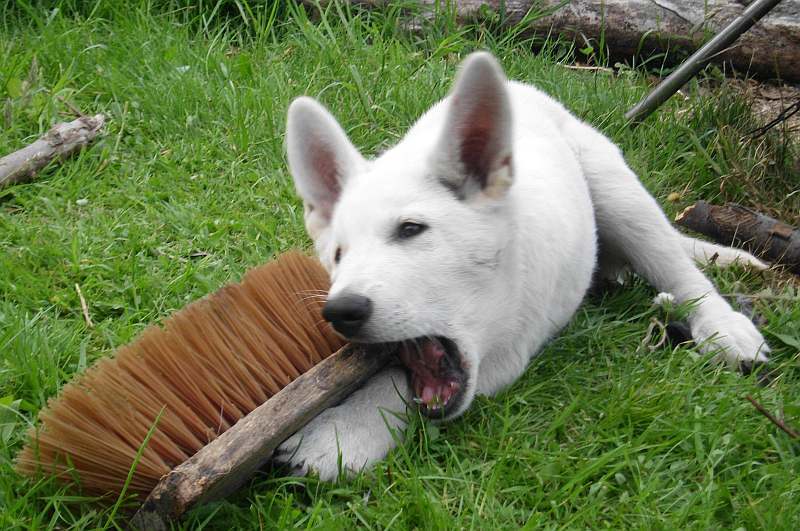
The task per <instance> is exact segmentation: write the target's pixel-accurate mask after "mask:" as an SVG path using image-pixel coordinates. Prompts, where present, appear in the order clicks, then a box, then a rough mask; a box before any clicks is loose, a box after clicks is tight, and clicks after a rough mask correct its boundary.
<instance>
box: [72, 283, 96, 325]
mask: <svg viewBox="0 0 800 531" xmlns="http://www.w3.org/2000/svg"><path fill="white" fill-rule="evenodd" d="M75 291H77V292H78V298H79V299H80V300H81V312H83V320H84V321H86V326H88V327H89V328H94V323H93V322H92V318H91V317H89V305H88V304H86V299H84V298H83V292H82V291H81V287H80V286H79V285H78V283H77V282H76V283H75Z"/></svg>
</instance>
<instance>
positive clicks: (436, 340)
mask: <svg viewBox="0 0 800 531" xmlns="http://www.w3.org/2000/svg"><path fill="white" fill-rule="evenodd" d="M398 355H399V357H400V359H401V360H402V362H403V363H404V364H405V365H406V367H408V370H409V373H410V377H411V388H412V389H413V391H414V401H415V402H417V403H418V404H419V408H420V410H421V411H422V413H424V414H426V415H428V416H430V417H446V416H447V415H449V414H450V412H452V411H453V410H454V409H456V408H457V407H458V404H459V402H461V397H462V394H463V392H464V386H465V383H466V371H465V369H464V367H463V364H462V356H461V352H459V350H458V347H457V346H456V344H455V342H453V341H452V340H450V339H448V338H446V337H420V338H416V339H408V340H406V341H403V342H402V343H401V344H400V350H399V353H398Z"/></svg>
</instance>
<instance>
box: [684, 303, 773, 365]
mask: <svg viewBox="0 0 800 531" xmlns="http://www.w3.org/2000/svg"><path fill="white" fill-rule="evenodd" d="M691 328H692V336H693V337H694V340H695V342H696V343H697V344H698V346H699V348H700V350H701V351H702V352H707V353H716V354H717V358H716V359H717V360H719V361H725V362H726V363H727V364H728V366H729V367H731V368H734V369H739V370H743V371H744V372H749V370H750V369H752V367H753V366H754V365H756V364H759V363H766V362H767V361H768V358H767V354H769V351H770V349H769V346H768V345H767V343H766V341H765V340H764V337H763V336H762V335H761V332H759V331H758V329H757V328H756V326H755V325H754V324H753V323H752V321H750V319H748V318H747V317H745V316H744V315H742V314H741V313H739V312H735V311H733V310H731V309H725V310H715V311H707V312H703V313H702V314H701V315H699V316H697V317H696V318H695V319H693V321H692V327H691Z"/></svg>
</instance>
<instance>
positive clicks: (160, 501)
mask: <svg viewBox="0 0 800 531" xmlns="http://www.w3.org/2000/svg"><path fill="white" fill-rule="evenodd" d="M393 356H394V352H393V351H392V350H390V349H382V348H373V349H366V348H361V347H353V346H346V347H344V348H342V349H341V350H340V351H339V352H337V353H336V354H334V355H332V356H330V357H328V358H326V359H325V360H324V361H322V362H321V363H319V364H318V365H315V366H314V367H313V368H312V369H311V370H309V371H308V372H306V373H304V374H302V375H301V376H299V377H298V378H297V379H295V380H294V381H293V382H292V383H290V384H289V385H287V386H286V387H285V388H283V389H282V390H281V391H280V392H278V393H277V394H276V395H274V396H273V397H272V398H270V399H269V400H267V401H266V402H264V403H263V404H261V405H260V406H259V407H258V408H256V409H254V410H253V411H251V412H250V413H249V414H248V415H247V416H245V417H244V418H243V419H241V420H240V421H239V422H237V423H236V424H235V425H234V426H232V427H231V428H230V429H229V430H228V431H226V432H225V433H223V434H222V435H220V436H219V437H218V438H217V439H215V440H214V441H212V442H210V443H209V444H208V445H207V446H205V447H204V448H203V449H202V450H200V451H199V452H197V453H196V454H195V455H194V456H192V457H191V458H190V459H189V460H187V461H185V462H184V463H183V464H181V465H179V466H178V467H176V468H175V469H174V470H172V471H171V472H170V473H169V474H167V475H166V476H164V477H163V478H162V479H161V481H160V482H159V484H158V485H157V486H156V488H155V489H153V491H152V492H151V493H150V495H149V496H148V497H147V499H146V500H145V502H144V504H143V505H142V507H141V508H140V509H139V511H138V512H137V513H136V514H135V515H134V517H133V519H132V520H131V522H130V524H131V526H132V527H133V528H136V529H140V530H147V531H151V530H160V529H169V522H170V521H172V520H175V519H177V518H179V517H180V516H181V515H182V514H183V513H184V512H186V511H187V510H189V509H191V508H192V507H194V506H196V505H198V504H201V503H204V502H209V501H213V500H217V499H220V498H222V497H224V496H226V495H227V494H230V493H231V492H233V491H234V490H236V489H237V488H238V487H239V486H241V485H242V483H244V482H245V481H246V480H247V479H248V478H249V477H250V476H252V475H253V473H255V472H256V471H257V470H258V469H259V468H261V467H262V466H263V465H264V464H265V463H266V462H267V461H268V460H269V458H270V456H271V455H272V452H273V451H274V450H275V448H276V447H277V446H278V444H280V443H281V442H283V441H284V440H286V439H287V438H288V437H289V436H290V435H292V434H293V433H295V432H296V431H297V430H298V429H300V428H301V427H303V426H304V425H305V424H306V423H308V421H310V420H311V419H312V418H314V417H315V416H316V415H318V414H319V413H320V412H322V411H323V410H324V409H326V408H328V407H330V406H332V405H334V404H335V403H336V402H338V401H340V400H342V399H343V398H344V397H345V396H347V395H348V394H350V393H352V392H353V391H354V390H355V389H356V388H358V387H359V386H360V385H362V384H363V383H364V382H365V381H366V380H367V378H369V377H370V376H372V375H373V374H375V372H377V371H378V370H380V369H381V368H383V367H385V366H386V365H387V363H389V361H390V360H391V358H392V357H393Z"/></svg>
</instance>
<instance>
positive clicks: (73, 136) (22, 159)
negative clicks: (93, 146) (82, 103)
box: [0, 114, 106, 188]
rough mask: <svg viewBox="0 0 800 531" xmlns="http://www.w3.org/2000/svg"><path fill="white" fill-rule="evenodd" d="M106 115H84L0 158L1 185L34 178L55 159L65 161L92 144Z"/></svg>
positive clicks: (103, 123)
mask: <svg viewBox="0 0 800 531" xmlns="http://www.w3.org/2000/svg"><path fill="white" fill-rule="evenodd" d="M105 122H106V118H105V116H103V115H102V114H97V115H95V116H81V117H80V118H78V119H77V120H73V121H72V122H62V123H59V124H56V125H55V126H53V128H52V129H50V131H48V132H47V133H46V134H45V135H44V136H43V137H41V138H40V139H39V140H37V141H36V142H34V143H33V144H31V145H29V146H27V147H24V148H22V149H20V150H19V151H15V152H14V153H11V154H10V155H6V156H5V157H3V158H2V159H0V188H2V187H4V186H8V185H10V184H16V183H20V182H24V181H27V180H30V179H32V178H33V177H35V176H36V173H37V172H38V171H39V170H41V169H42V168H44V167H45V166H47V165H48V164H50V162H51V161H53V160H59V161H60V160H64V159H66V158H67V157H69V156H71V155H74V154H75V153H77V152H78V151H80V150H81V149H83V148H84V147H86V146H87V145H89V143H91V142H92V141H93V140H94V139H95V137H97V133H98V132H99V131H100V129H101V128H102V127H103V125H105Z"/></svg>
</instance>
